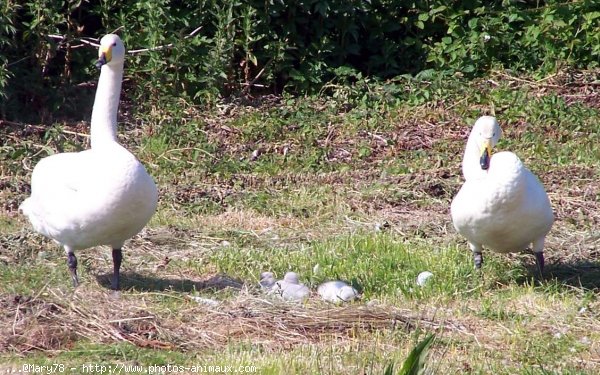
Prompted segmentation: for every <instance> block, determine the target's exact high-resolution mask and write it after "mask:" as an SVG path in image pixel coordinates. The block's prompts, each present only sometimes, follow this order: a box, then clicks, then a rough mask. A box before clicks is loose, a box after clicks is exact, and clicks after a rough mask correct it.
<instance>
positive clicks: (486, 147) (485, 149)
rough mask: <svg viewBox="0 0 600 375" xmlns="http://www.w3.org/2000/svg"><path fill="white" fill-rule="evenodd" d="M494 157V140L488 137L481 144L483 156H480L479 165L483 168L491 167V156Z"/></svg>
mask: <svg viewBox="0 0 600 375" xmlns="http://www.w3.org/2000/svg"><path fill="white" fill-rule="evenodd" d="M491 157H492V140H491V139H486V140H484V141H483V143H482V144H481V156H480V157H479V165H480V166H481V169H483V170H487V169H488V168H489V167H490V158H491Z"/></svg>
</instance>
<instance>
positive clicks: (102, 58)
mask: <svg viewBox="0 0 600 375" xmlns="http://www.w3.org/2000/svg"><path fill="white" fill-rule="evenodd" d="M111 59H112V48H111V47H110V46H100V50H99V56H98V60H96V68H98V69H100V68H102V65H104V64H106V63H108V62H110V60H111Z"/></svg>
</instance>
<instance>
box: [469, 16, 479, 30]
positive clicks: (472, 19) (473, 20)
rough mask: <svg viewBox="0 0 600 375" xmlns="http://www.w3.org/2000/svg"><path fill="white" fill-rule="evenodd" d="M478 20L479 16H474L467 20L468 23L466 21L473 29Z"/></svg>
mask: <svg viewBox="0 0 600 375" xmlns="http://www.w3.org/2000/svg"><path fill="white" fill-rule="evenodd" d="M478 22H479V18H477V17H475V18H471V19H470V20H469V23H468V24H469V27H470V28H471V29H474V28H476V27H477V23H478Z"/></svg>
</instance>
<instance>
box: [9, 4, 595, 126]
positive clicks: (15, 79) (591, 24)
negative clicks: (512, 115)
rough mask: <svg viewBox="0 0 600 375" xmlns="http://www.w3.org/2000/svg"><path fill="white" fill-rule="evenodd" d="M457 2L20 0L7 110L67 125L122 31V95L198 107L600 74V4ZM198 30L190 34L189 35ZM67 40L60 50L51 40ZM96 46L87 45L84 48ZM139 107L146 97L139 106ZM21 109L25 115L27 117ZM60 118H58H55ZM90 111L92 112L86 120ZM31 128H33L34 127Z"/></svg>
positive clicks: (13, 26) (12, 27) (13, 15)
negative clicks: (404, 82)
mask: <svg viewBox="0 0 600 375" xmlns="http://www.w3.org/2000/svg"><path fill="white" fill-rule="evenodd" d="M597 4H598V3H597V2H596V1H594V0H582V1H573V2H561V1H556V0H549V1H516V0H504V1H502V2H485V1H477V0H463V1H454V2H450V3H448V2H447V1H442V0H428V1H425V0H410V1H408V0H382V1H364V0H343V1H342V0H304V1H297V2H286V1H283V0H268V1H255V0H224V1H217V0H204V1H200V2H188V1H175V0H144V1H116V0H104V1H101V2H99V4H97V3H96V2H91V3H90V2H84V1H81V0H69V1H56V0H43V1H37V0H36V1H32V0H30V1H15V0H3V2H2V5H0V12H1V13H0V48H2V53H1V54H0V95H1V96H2V100H3V103H2V104H0V114H1V115H2V117H7V118H20V117H23V114H24V113H26V114H27V116H25V117H33V118H35V119H36V120H41V121H44V120H45V119H46V118H47V117H48V116H46V114H48V113H52V114H53V115H56V113H63V114H66V115H68V111H69V110H74V109H76V108H75V105H74V104H70V103H67V102H65V100H66V99H63V98H65V97H74V96H76V97H79V100H78V105H86V103H87V104H89V103H90V102H86V101H83V104H82V100H81V97H82V96H81V95H74V94H73V93H72V92H69V90H77V91H78V93H79V92H81V91H82V90H83V91H85V92H86V93H88V94H89V90H87V91H86V90H85V89H81V88H77V86H76V84H79V83H82V82H86V81H90V80H92V79H93V78H94V76H95V74H96V73H95V72H94V71H93V70H92V67H91V66H92V64H91V61H92V60H93V58H94V55H95V50H94V49H93V48H89V46H86V45H82V44H81V43H80V39H79V38H82V37H99V36H101V35H102V34H104V33H107V32H110V31H112V30H115V29H119V31H118V32H119V33H120V34H121V35H122V36H123V39H124V40H125V44H126V46H128V48H129V49H130V50H131V49H138V48H153V47H158V46H166V45H170V44H172V46H170V48H161V49H158V50H153V51H146V52H141V53H137V54H133V56H132V57H131V58H130V59H129V60H128V67H127V72H128V75H129V77H130V78H131V79H130V80H129V81H128V87H127V88H128V89H129V90H128V95H133V96H135V97H136V98H137V99H143V101H146V102H149V103H151V104H152V103H156V102H157V101H158V100H159V99H158V98H161V97H163V98H164V95H170V96H177V97H182V98H184V99H185V100H187V101H191V102H196V103H206V102H212V101H214V100H215V99H216V98H219V97H222V96H228V95H230V94H239V93H246V92H248V91H250V90H251V91H252V92H275V93H281V92H282V91H289V92H293V93H304V92H310V91H314V90H318V89H319V88H320V87H322V85H323V84H325V83H327V82H329V81H330V80H332V79H336V78H337V79H340V78H341V79H342V80H344V81H349V82H352V81H353V80H354V79H355V77H356V76H357V75H361V76H374V77H380V78H390V77H394V76H397V75H401V74H413V75H414V74H417V73H419V72H422V71H431V70H435V71H441V72H446V73H451V74H452V73H456V72H460V73H462V74H466V75H469V76H472V75H481V74H483V73H485V72H486V71H488V70H490V69H493V68H496V67H497V68H510V69H516V70H528V71H531V70H533V71H537V72H539V73H541V74H545V73H548V72H551V71H554V70H556V69H558V68H561V67H563V66H565V65H568V66H574V67H577V68H591V67H595V66H598V64H599V58H600V26H599V25H600V22H599V21H600V6H599V5H597ZM197 28H200V29H199V30H197V33H195V34H194V35H192V36H190V33H192V31H194V30H196V29H197ZM53 34H54V35H64V36H65V37H66V38H65V39H63V40H60V39H56V38H52V37H50V35H53ZM79 47H88V48H79ZM138 101H142V100H138ZM24 109H26V111H24ZM58 109H62V111H57V110H58ZM86 113H87V111H86ZM33 118H32V119H33Z"/></svg>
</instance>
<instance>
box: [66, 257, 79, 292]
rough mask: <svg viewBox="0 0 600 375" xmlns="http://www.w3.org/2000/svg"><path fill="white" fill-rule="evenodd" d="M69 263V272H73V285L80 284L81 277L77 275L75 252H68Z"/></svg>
mask: <svg viewBox="0 0 600 375" xmlns="http://www.w3.org/2000/svg"><path fill="white" fill-rule="evenodd" d="M67 264H68V265H69V272H71V279H72V280H73V287H74V288H77V286H79V278H78V277H77V258H76V257H75V254H73V253H71V252H70V253H67Z"/></svg>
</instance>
